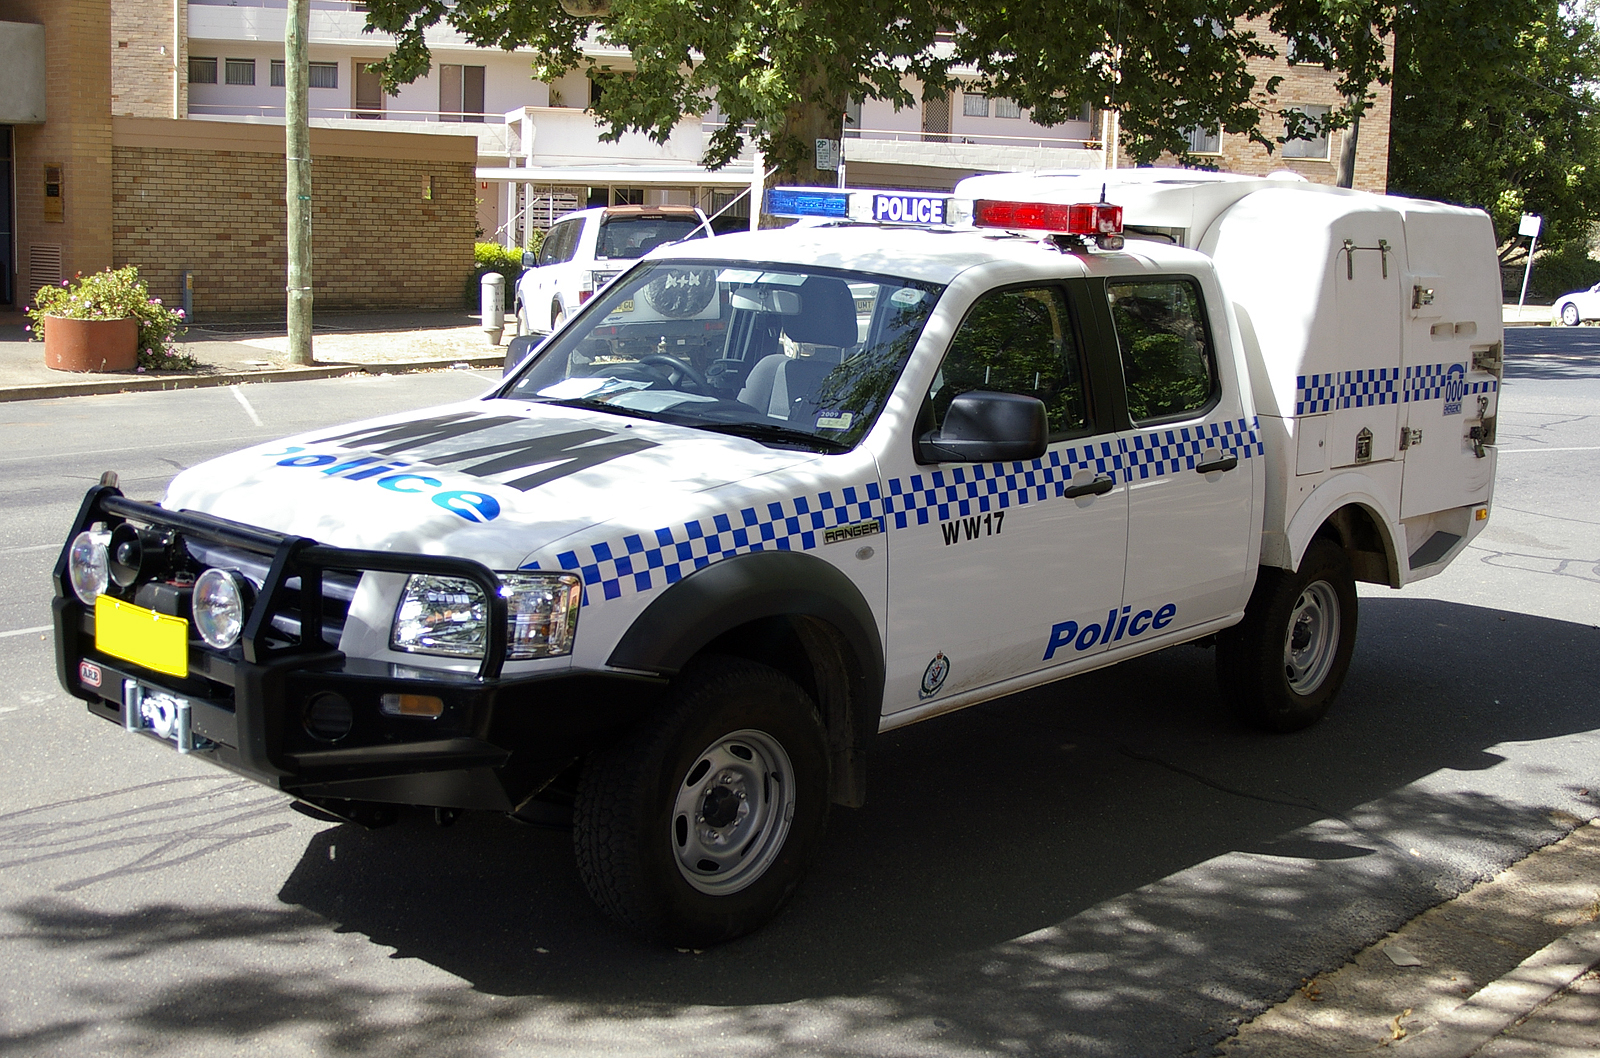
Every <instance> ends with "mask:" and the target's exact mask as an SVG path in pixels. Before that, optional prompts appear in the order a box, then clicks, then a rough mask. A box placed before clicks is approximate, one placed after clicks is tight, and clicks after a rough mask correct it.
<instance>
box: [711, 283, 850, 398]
mask: <svg viewBox="0 0 1600 1058" xmlns="http://www.w3.org/2000/svg"><path fill="white" fill-rule="evenodd" d="M799 294H800V311H799V312H798V313H796V314H795V315H792V316H784V317H783V333H784V334H785V335H787V336H788V337H789V339H790V340H791V341H795V342H800V343H802V344H805V345H809V346H812V347H813V353H812V355H811V356H805V357H790V356H786V355H785V354H783V353H774V354H772V355H770V356H766V357H763V358H762V359H761V360H760V361H758V362H757V363H756V366H755V367H754V368H752V369H751V371H750V375H749V377H748V378H747V379H746V380H745V384H744V388H743V389H742V390H740V391H739V401H740V402H741V403H743V404H748V405H750V406H751V407H753V408H755V409H756V410H757V411H760V412H762V413H763V414H766V415H770V416H772V417H773V418H775V419H786V420H789V421H790V422H793V423H795V424H796V425H798V426H801V427H803V428H809V427H811V426H812V425H814V422H815V418H816V414H817V411H818V410H819V408H820V404H819V398H821V397H822V396H823V392H822V390H823V380H824V379H826V378H827V377H828V376H829V375H830V374H832V373H833V370H834V368H836V367H838V366H839V364H840V362H841V361H842V360H843V358H844V350H845V349H847V348H851V347H853V346H854V345H855V344H856V303H855V298H854V297H853V296H852V295H851V293H850V288H849V287H848V286H847V285H845V282H844V280H842V279H834V278H832V277H831V276H811V277H810V278H809V279H807V280H806V281H805V282H804V283H802V284H801V285H800V290H799Z"/></svg>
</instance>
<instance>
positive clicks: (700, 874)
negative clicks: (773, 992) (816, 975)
mask: <svg viewBox="0 0 1600 1058" xmlns="http://www.w3.org/2000/svg"><path fill="white" fill-rule="evenodd" d="M828 770H829V766H828V755H827V742H826V738H825V736H824V734H823V729H822V724H821V721H820V720H819V719H818V718H817V712H816V708H815V706H814V705H813V704H812V702H811V699H810V698H809V697H807V696H806V694H805V692H804V691H802V690H801V689H800V688H799V687H798V686H797V685H796V684H795V683H794V681H792V680H790V679H789V678H788V677H787V676H784V675H783V674H782V673H780V672H778V671H776V670H775V669H771V668H768V667H767V666H765V665H758V664H756V663H754V662H749V661H744V660H740V659H734V658H710V659H706V660H704V661H702V662H699V663H697V664H695V665H694V666H692V667H691V668H689V669H686V670H685V672H684V673H683V675H682V676H680V677H679V680H678V681H677V683H676V685H675V686H674V688H673V690H672V692H671V693H670V695H669V698H668V701H667V702H666V703H664V705H663V707H662V708H661V710H660V711H659V712H657V713H656V714H655V715H653V716H651V717H649V718H648V719H646V720H645V721H644V722H642V723H641V724H640V725H639V726H638V727H636V728H635V729H634V730H633V731H632V732H631V733H630V735H629V736H628V737H626V738H624V739H623V741H621V742H620V743H618V744H617V745H615V746H613V747H610V748H609V749H607V750H605V751H603V752H601V753H599V754H596V755H595V756H594V757H592V758H591V759H590V760H589V761H588V763H587V764H586V765H585V767H584V770H583V776H582V778H581V780H580V781H579V786H578V796H577V803H576V805H575V806H574V822H575V824H576V825H575V828H574V842H575V845H576V851H577V859H578V872H579V874H580V875H581V876H582V878H583V883H584V885H585V886H586V887H587V888H588V890H589V894H590V896H592V897H593V898H594V900H595V902H596V903H597V904H599V905H600V907H601V908H603V909H604V910H605V911H606V912H607V913H608V914H610V915H611V916H612V917H613V918H615V919H617V920H618V921H619V922H621V923H623V924H624V925H626V926H629V927H630V928H632V929H635V930H637V931H639V932H640V933H642V934H644V935H645V936H647V937H649V938H650V939H652V940H655V941H658V942H661V943H665V944H673V945H677V946H680V947H704V946H706V945H709V944H716V943H719V942H721V941H726V940H731V939H733V938H734V937H738V936H741V935H742V934H745V933H749V932H750V931H751V930H754V929H756V928H757V927H759V926H761V925H762V924H763V923H765V922H766V921H767V920H768V919H770V918H771V917H772V916H773V915H774V914H776V913H777V911H778V909H779V908H781V907H782V906H783V904H784V902H785V901H787V900H788V898H789V896H790V894H791V893H793V892H794V889H795V887H796V886H797V885H798V884H799V882H800V878H801V876H802V874H804V872H805V868H806V866H807V865H808V864H809V863H810V862H811V860H812V859H813V858H814V856H815V854H816V851H817V849H818V847H819V845H820V844H821V840H822V832H823V828H824V826H825V824H826V821H827V813H828Z"/></svg>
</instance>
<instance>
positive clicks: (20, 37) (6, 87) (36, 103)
mask: <svg viewBox="0 0 1600 1058" xmlns="http://www.w3.org/2000/svg"><path fill="white" fill-rule="evenodd" d="M0 55H4V56H5V62H3V63H0V124H5V125H37V124H40V123H42V122H43V121H44V116H45V88H44V68H45V60H44V27H43V26H41V25H38V24H37V23H34V22H0Z"/></svg>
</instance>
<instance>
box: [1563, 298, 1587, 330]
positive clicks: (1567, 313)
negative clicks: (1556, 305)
mask: <svg viewBox="0 0 1600 1058" xmlns="http://www.w3.org/2000/svg"><path fill="white" fill-rule="evenodd" d="M1561 322H1562V323H1564V324H1566V325H1567V326H1568V327H1576V326H1577V325H1578V324H1580V323H1582V322H1583V318H1582V316H1581V315H1579V313H1578V306H1576V305H1574V304H1573V303H1572V302H1570V301H1569V302H1567V303H1566V304H1565V305H1563V306H1561Z"/></svg>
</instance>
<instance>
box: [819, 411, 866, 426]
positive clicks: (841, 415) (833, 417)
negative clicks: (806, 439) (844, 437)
mask: <svg viewBox="0 0 1600 1058" xmlns="http://www.w3.org/2000/svg"><path fill="white" fill-rule="evenodd" d="M855 419H856V413H855V412H853V411H822V412H818V413H817V429H819V430H848V429H850V424H851V423H852V422H855Z"/></svg>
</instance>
